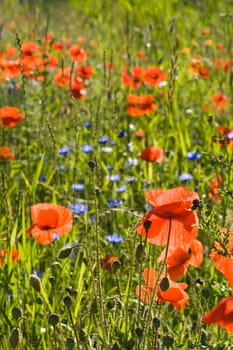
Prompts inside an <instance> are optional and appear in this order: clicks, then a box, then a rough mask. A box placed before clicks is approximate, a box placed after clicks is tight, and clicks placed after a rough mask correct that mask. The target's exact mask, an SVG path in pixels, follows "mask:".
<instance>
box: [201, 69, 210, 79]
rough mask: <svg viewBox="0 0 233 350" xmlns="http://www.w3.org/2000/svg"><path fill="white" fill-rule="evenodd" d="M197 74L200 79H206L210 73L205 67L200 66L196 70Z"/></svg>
mask: <svg viewBox="0 0 233 350" xmlns="http://www.w3.org/2000/svg"><path fill="white" fill-rule="evenodd" d="M198 74H199V76H200V77H201V78H202V79H208V78H209V75H210V72H209V69H208V68H207V67H204V66H200V67H199V68H198Z"/></svg>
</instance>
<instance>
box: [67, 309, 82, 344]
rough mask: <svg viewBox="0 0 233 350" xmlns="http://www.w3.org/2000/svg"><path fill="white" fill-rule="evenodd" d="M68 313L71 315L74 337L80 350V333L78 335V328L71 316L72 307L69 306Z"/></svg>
mask: <svg viewBox="0 0 233 350" xmlns="http://www.w3.org/2000/svg"><path fill="white" fill-rule="evenodd" d="M68 313H69V317H70V322H71V324H72V328H73V330H74V335H75V339H76V342H77V348H78V349H80V347H79V338H78V333H77V330H76V327H75V324H74V320H73V317H72V314H71V311H70V307H69V306H68Z"/></svg>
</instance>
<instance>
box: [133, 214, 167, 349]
mask: <svg viewBox="0 0 233 350" xmlns="http://www.w3.org/2000/svg"><path fill="white" fill-rule="evenodd" d="M171 227H172V218H171V216H170V217H169V228H168V236H167V246H166V251H165V257H164V261H163V263H162V267H161V269H160V270H159V273H158V276H157V277H156V281H155V285H154V288H153V293H152V296H151V298H150V304H149V309H148V313H147V315H146V320H145V327H144V329H143V340H142V347H140V349H145V346H146V341H148V335H147V333H148V327H149V322H150V319H151V314H152V312H151V311H152V306H153V303H154V298H155V295H156V293H157V287H158V284H159V280H160V277H161V275H162V273H163V270H164V267H165V265H166V260H167V255H168V248H169V242H170V237H171ZM166 276H167V266H166ZM140 289H141V288H140Z"/></svg>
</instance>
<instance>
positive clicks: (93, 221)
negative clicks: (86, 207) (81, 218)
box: [88, 215, 96, 224]
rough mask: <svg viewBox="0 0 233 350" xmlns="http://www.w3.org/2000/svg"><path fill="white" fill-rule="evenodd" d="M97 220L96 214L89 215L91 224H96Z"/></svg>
mask: <svg viewBox="0 0 233 350" xmlns="http://www.w3.org/2000/svg"><path fill="white" fill-rule="evenodd" d="M95 221H96V219H95V215H90V216H88V222H89V224H94V223H95Z"/></svg>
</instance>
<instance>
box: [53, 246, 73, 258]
mask: <svg viewBox="0 0 233 350" xmlns="http://www.w3.org/2000/svg"><path fill="white" fill-rule="evenodd" d="M71 253H72V248H71V247H63V248H62V249H61V250H60V251H59V253H58V254H57V258H58V259H66V258H68V257H69V256H70V254H71Z"/></svg>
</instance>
